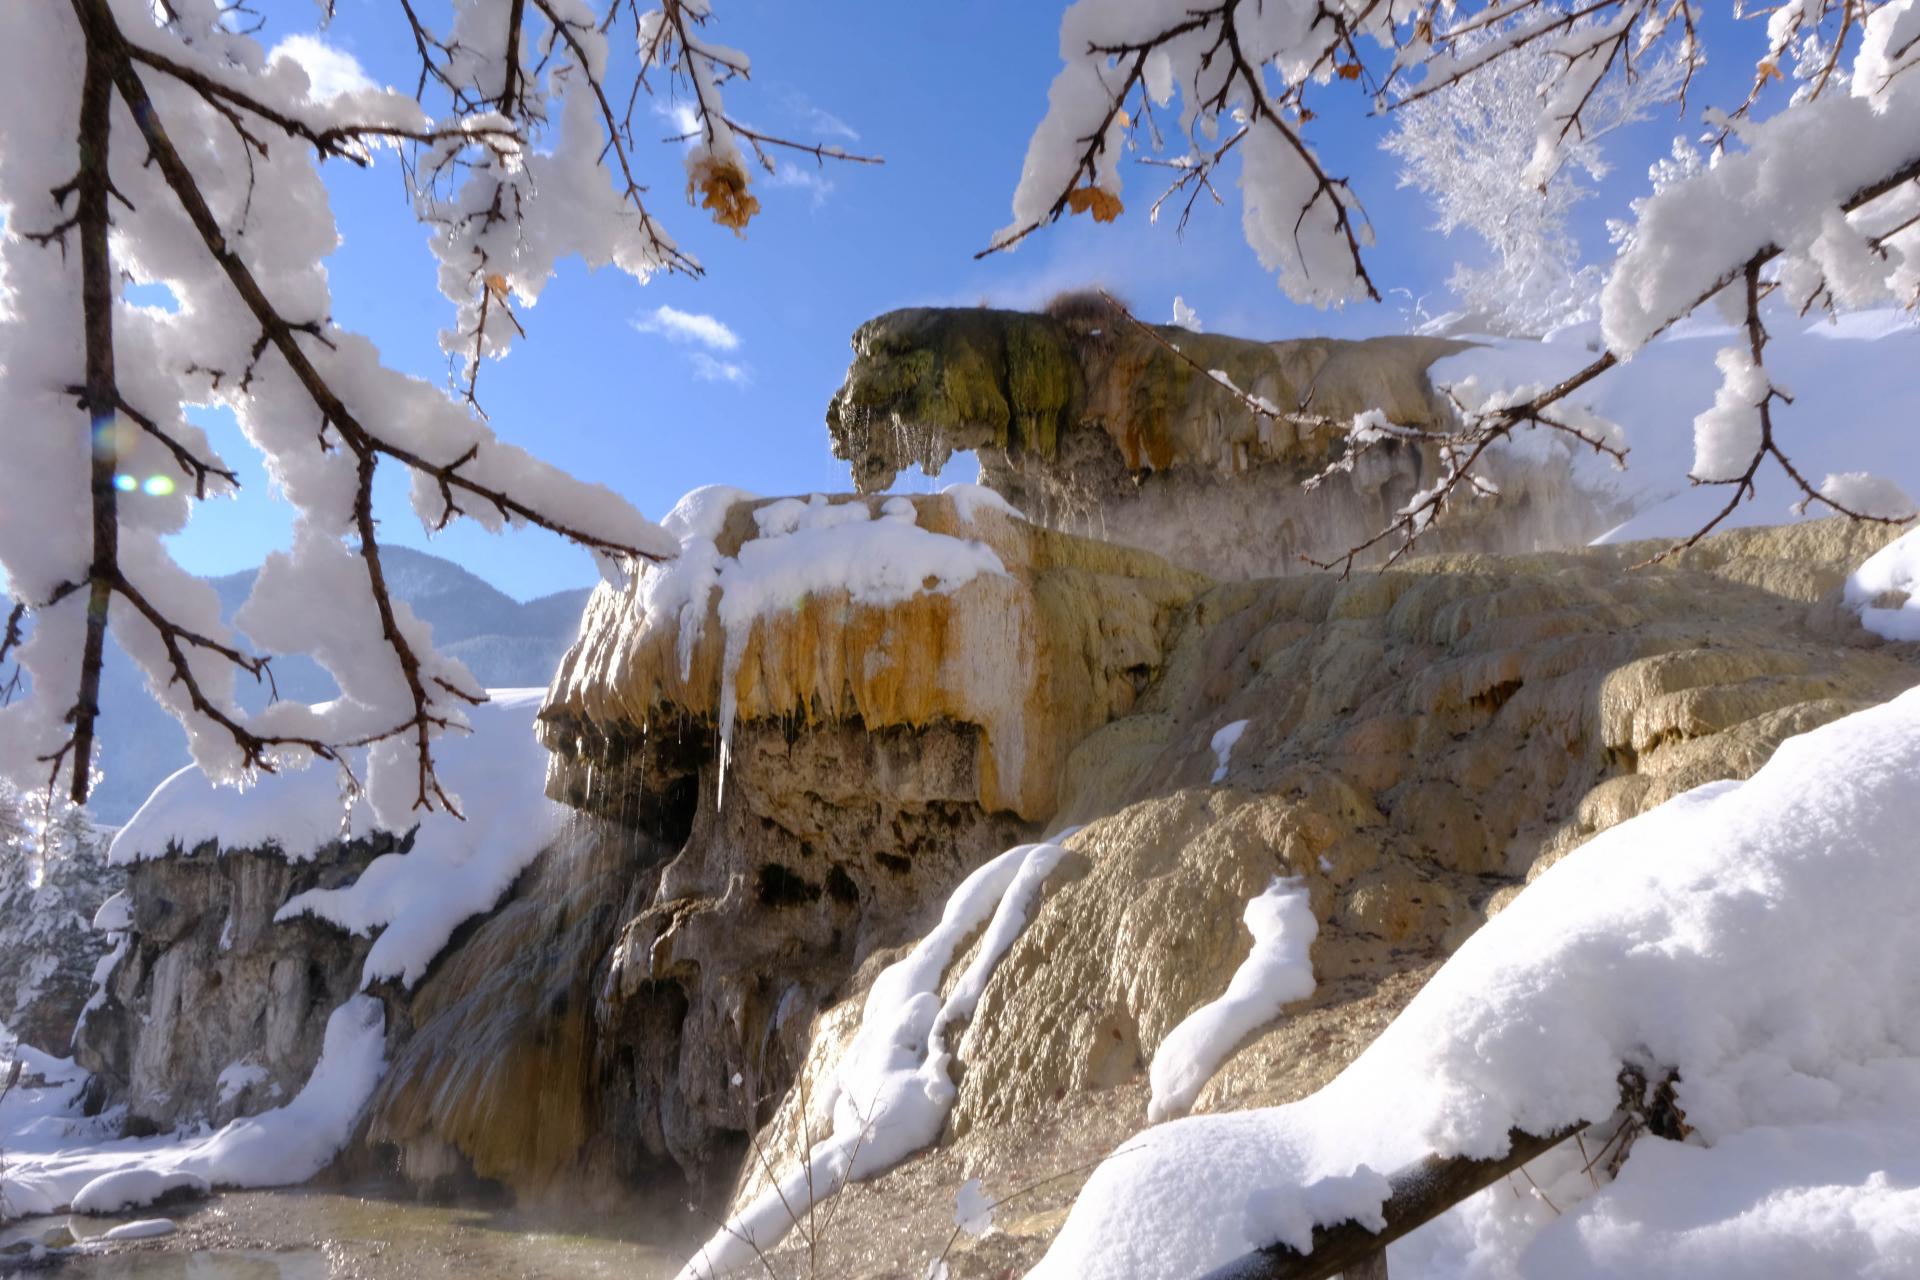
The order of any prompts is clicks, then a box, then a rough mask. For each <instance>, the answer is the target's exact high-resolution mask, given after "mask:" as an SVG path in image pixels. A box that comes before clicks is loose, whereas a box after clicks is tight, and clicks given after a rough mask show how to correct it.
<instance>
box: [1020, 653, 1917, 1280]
mask: <svg viewBox="0 0 1920 1280" xmlns="http://www.w3.org/2000/svg"><path fill="white" fill-rule="evenodd" d="M1915 777H1920V690H1915V691H1911V692H1909V693H1907V694H1904V695H1902V696H1901V697H1899V698H1897V699H1895V700H1893V701H1892V702H1889V703H1886V704H1884V705H1882V706H1879V707H1875V708H1872V709H1870V710H1867V711H1863V712H1859V713H1857V714H1855V715H1852V716H1849V717H1847V718H1845V719H1842V720H1838V721H1835V722H1833V723H1831V724H1828V725H1826V726H1824V727H1822V728H1819V729H1816V730H1814V731H1812V732H1810V733H1807V734H1804V735H1801V736H1799V737H1796V738H1793V739H1790V740H1788V741H1787V742H1786V743H1784V744H1783V745H1782V746H1781V747H1780V749H1779V750H1778V752H1776V754H1775V755H1774V756H1773V758H1772V759H1771V760H1770V761H1769V762H1768V763H1767V764H1766V765H1765V766H1764V767H1763V768H1762V769H1761V770H1760V771H1759V772H1758V773H1756V774H1755V775H1754V776H1753V777H1752V778H1751V779H1749V780H1748V781H1746V782H1743V783H1740V782H1723V783H1714V784H1710V785H1708V786H1705V787H1701V788H1699V789H1698V790H1695V791H1693V792H1690V793H1688V794H1686V795H1684V796H1681V797H1679V798H1677V799H1675V800H1673V801H1672V802H1670V803H1668V804H1666V805H1664V806H1662V807H1660V808H1659V809H1656V810H1653V811H1652V812H1650V813H1647V814H1645V815H1643V816H1641V817H1639V818H1636V819H1633V820H1631V821H1628V822H1624V823H1621V824H1620V825H1618V826H1616V827H1613V828H1612V829H1610V830H1608V831H1606V832H1604V833H1602V834H1601V835H1599V836H1597V837H1595V838H1594V839H1593V840H1591V841H1590V842H1588V843H1587V844H1586V845H1584V846H1582V847H1581V848H1580V849H1579V850H1578V851H1576V852H1575V853H1573V854H1571V855H1569V856H1568V857H1567V858H1565V859H1564V860H1562V861H1561V862H1560V863H1558V864H1557V865H1555V866H1554V867H1553V868H1552V869H1551V870H1549V871H1548V872H1547V873H1546V874H1544V875H1543V876H1542V877H1541V878H1540V879H1539V880H1538V881H1536V882H1535V883H1534V884H1532V885H1531V886H1529V887H1528V888H1527V890H1526V891H1525V892H1524V893H1522V894H1521V895H1520V896H1519V897H1518V898H1517V899H1516V900H1515V901H1514V903H1513V904H1512V905H1511V906H1510V907H1508V908H1507V909H1506V910H1505V911H1503V912H1502V913H1500V914H1499V915H1498V916H1496V917H1495V918H1494V919H1493V920H1492V921H1491V922H1490V923H1488V924H1487V926H1486V927H1485V928H1483V929H1482V930H1480V931H1479V932H1478V933H1477V934H1475V935H1474V936H1473V937H1472V938H1470V939H1469V940H1468V941H1467V943H1466V944H1465V945H1464V946H1462V947H1461V949H1460V950H1459V951H1458V952H1457V953H1456V954H1455V955H1454V956H1453V958H1452V959H1451V960H1449V961H1448V963H1447V964H1446V965H1445V966H1444V967H1443V968H1442V969H1441V970H1440V972H1439V973H1438V974H1436V975H1435V976H1434V978H1433V979H1432V980H1431V981H1430V982H1429V983H1428V985H1427V986H1426V987H1425V988H1424V989H1423V990H1422V991H1421V992H1420V994H1419V995H1418V996H1417V997H1416V998H1415V999H1414V1001H1413V1002H1412V1003H1411V1004H1410V1005H1408V1007H1407V1008H1406V1010H1405V1011H1404V1012H1403V1013H1402V1014H1401V1016H1400V1017H1399V1018H1398V1019H1397V1020H1396V1021H1395V1022H1394V1023H1393V1025H1392V1026H1390V1027H1389V1028H1388V1029H1387V1030H1386V1031H1385V1032H1384V1033H1383V1034H1382V1035H1381V1036H1380V1038H1379V1039H1378V1040H1377V1041H1375V1042H1374V1044H1373V1045H1372V1046H1370V1047H1369V1048H1368V1049H1367V1051H1366V1052H1365V1053H1363V1054H1362V1055H1361V1056H1360V1058H1359V1059H1357V1060H1356V1061H1355V1062H1354V1063H1353V1064H1352V1065H1351V1066H1350V1067H1348V1068H1347V1070H1346V1071H1344V1072H1343V1073H1342V1074H1341V1075H1340V1076H1339V1077H1338V1078H1337V1079H1335V1080H1334V1081H1333V1083H1331V1084H1330V1085H1328V1086H1327V1087H1326V1088H1324V1089H1322V1090H1321V1091H1320V1092H1319V1093H1317V1094H1315V1095H1313V1096H1312V1097H1310V1098H1307V1099H1304V1100H1303V1101H1300V1102H1297V1103H1294V1104H1291V1105H1288V1106H1283V1107H1277V1108H1271V1109H1266V1110H1256V1111H1248V1112H1240V1113H1225V1114H1210V1115H1202V1116H1195V1117H1190V1118H1188V1119H1183V1120H1177V1121H1174V1122H1171V1123H1169V1124H1166V1125H1162V1126H1160V1127H1158V1128H1155V1129H1152V1130H1150V1131H1148V1132H1147V1133H1145V1134H1143V1135H1141V1136H1139V1137H1137V1138H1135V1139H1133V1140H1132V1141H1131V1142H1130V1143H1129V1144H1128V1147H1129V1150H1130V1151H1131V1152H1132V1154H1130V1155H1129V1157H1128V1158H1127V1159H1126V1160H1124V1161H1109V1162H1108V1163H1106V1164H1104V1165H1103V1166H1102V1167H1101V1168H1100V1169H1099V1170H1097V1171H1096V1172H1095V1174H1094V1175H1093V1177H1092V1179H1091V1180H1090V1181H1089V1182H1088V1183H1087V1186H1086V1188H1085V1190H1084V1191H1083V1192H1082V1193H1081V1195H1080V1198H1079V1201H1078V1203H1077V1204H1076V1205H1075V1207H1074V1209H1073V1212H1072V1214H1071V1216H1070V1217H1069V1219H1068V1221H1067V1223H1066V1224H1065V1226H1064V1227H1063V1228H1062V1230H1061V1232H1060V1234H1059V1235H1058V1237H1056V1239H1055V1240H1054V1242H1053V1245H1052V1247H1051V1249H1050V1250H1049V1252H1048V1253H1047V1255H1046V1257H1045V1258H1044V1259H1043V1260H1042V1262H1041V1264H1040V1265H1039V1266H1038V1268H1036V1270H1035V1271H1034V1273H1033V1274H1034V1275H1035V1276H1036V1277H1040V1278H1041V1280H1053V1278H1056V1277H1075V1278H1076V1280H1080V1278H1085V1280H1100V1278H1102V1277H1115V1278H1117V1277H1138V1278H1146V1277H1155V1276H1186V1275H1193V1274H1196V1273H1198V1272H1202V1271H1205V1270H1207V1269H1209V1268H1212V1267H1215V1266H1218V1265H1220V1264H1223V1263H1226V1262H1228V1261H1230V1260H1232V1259H1234V1258H1236V1257H1238V1256H1240V1255H1242V1254H1244V1253H1246V1252H1248V1251H1249V1250H1252V1249H1255V1248H1258V1247H1261V1246H1263V1245H1266V1244H1269V1243H1272V1242H1274V1241H1281V1242H1285V1243H1286V1244H1288V1245H1291V1246H1293V1247H1295V1248H1305V1247H1307V1246H1308V1244H1309V1242H1310V1238H1311V1231H1312V1228H1313V1226H1314V1225H1315V1224H1317V1223H1318V1224H1330V1223H1335V1222H1339V1221H1342V1220H1347V1219H1354V1220H1358V1221H1360V1222H1362V1223H1369V1224H1373V1223H1377V1222H1378V1221H1379V1211H1380V1206H1381V1202H1382V1198H1383V1196H1384V1195H1385V1193H1386V1179H1385V1175H1386V1174H1387V1173H1390V1172H1392V1171H1394V1170H1397V1169H1400V1168H1402V1167H1403V1166H1406V1165H1408V1164H1410V1163H1412V1162H1413V1161H1415V1160H1417V1159H1419V1158H1422V1157H1424V1156H1426V1155H1427V1154H1429V1153H1437V1154H1440V1155H1455V1154H1458V1155H1465V1156H1469V1157H1487V1156H1494V1155H1498V1154H1501V1153H1502V1152H1504V1150H1505V1149H1506V1144H1507V1134H1508V1132H1509V1130H1510V1129H1512V1128H1516V1127H1517V1128H1520V1129H1522V1130H1524V1131H1527V1132H1530V1133H1549V1132H1554V1131H1557V1130H1558V1129H1560V1128H1562V1127H1564V1126H1567V1125H1569V1124H1572V1123H1573V1122H1575V1121H1580V1120H1589V1121H1601V1120H1604V1119H1606V1118H1607V1117H1608V1116H1610V1115H1611V1114H1612V1113H1613V1111H1614V1109H1615V1107H1616V1104H1617V1102H1618V1097H1619V1086H1618V1083H1617V1077H1618V1074H1619V1072H1620V1069H1621V1066H1622V1064H1631V1065H1633V1066H1636V1067H1638V1068H1640V1069H1641V1070H1642V1071H1643V1072H1644V1073H1645V1074H1646V1075H1647V1076H1648V1078H1649V1079H1657V1078H1661V1077H1664V1076H1665V1075H1666V1074H1668V1073H1669V1072H1676V1073H1677V1074H1678V1080H1679V1084H1678V1100H1679V1103H1680V1106H1681V1107H1682V1109H1683V1110H1684V1112H1685V1114H1686V1117H1687V1120H1688V1122H1689V1123H1690V1124H1691V1125H1692V1127H1693V1130H1694V1137H1693V1138H1692V1139H1690V1141H1689V1143H1688V1144H1684V1145H1683V1144H1677V1143H1669V1142H1663V1141H1661V1140H1659V1139H1653V1138H1643V1139H1641V1142H1640V1144H1639V1145H1638V1146H1637V1147H1636V1148H1635V1150H1634V1154H1633V1155H1632V1157H1631V1158H1630V1159H1629V1160H1628V1161H1627V1164H1626V1166H1625V1169H1624V1171H1623V1173H1622V1175H1621V1177H1620V1178H1619V1179H1618V1181H1616V1182H1614V1183H1612V1184H1610V1185H1608V1186H1607V1187H1605V1188H1604V1189H1595V1188H1594V1187H1593V1186H1592V1185H1591V1180H1590V1179H1589V1178H1588V1177H1587V1175H1585V1174H1584V1173H1583V1172H1581V1163H1580V1162H1579V1161H1578V1160H1577V1159H1575V1160H1573V1161H1572V1163H1571V1165H1569V1164H1568V1163H1566V1162H1567V1160H1568V1157H1566V1156H1565V1155H1564V1153H1563V1152H1560V1153H1554V1155H1555V1156H1558V1157H1559V1159H1560V1161H1561V1163H1560V1164H1558V1165H1557V1166H1553V1167H1548V1166H1550V1165H1551V1163H1552V1162H1551V1161H1545V1162H1542V1164H1543V1167H1542V1172H1541V1174H1540V1175H1539V1176H1540V1178H1541V1179H1542V1180H1543V1186H1544V1187H1545V1191H1546V1194H1548V1195H1551V1196H1552V1197H1553V1199H1554V1203H1555V1216H1549V1215H1548V1213H1547V1210H1546V1209H1544V1208H1541V1207H1539V1205H1538V1202H1537V1201H1536V1199H1535V1198H1534V1197H1532V1196H1530V1195H1527V1194H1526V1193H1525V1192H1524V1191H1520V1192H1516V1191H1515V1190H1513V1189H1510V1188H1508V1187H1505V1186H1501V1185H1498V1184H1496V1185H1495V1186H1494V1187H1493V1188H1491V1189H1490V1190H1489V1191H1487V1192H1483V1193H1481V1195H1479V1196H1477V1197H1475V1198H1473V1199H1472V1200H1470V1201H1468V1202H1466V1203H1465V1204H1463V1205H1462V1206H1460V1207H1458V1208H1457V1209H1456V1210H1454V1211H1453V1212H1451V1213H1449V1214H1447V1215H1445V1216H1444V1217H1442V1218H1441V1219H1438V1220H1436V1222H1434V1223H1432V1224H1430V1225H1429V1226H1428V1227H1426V1228H1424V1229H1423V1230H1421V1231H1420V1232H1417V1233H1415V1234H1414V1235H1413V1236H1411V1237H1409V1238H1408V1239H1406V1240H1404V1241H1402V1242H1400V1243H1399V1244H1397V1245H1395V1246H1394V1249H1393V1251H1392V1261H1391V1270H1392V1272H1393V1274H1394V1275H1395V1276H1396V1277H1400V1276H1410V1277H1419V1276H1447V1277H1478V1276H1487V1277H1493V1276H1501V1277H1513V1276H1523V1277H1524V1276H1533V1277H1540V1278H1542V1280H1545V1278H1547V1277H1552V1278H1553V1280H1586V1278H1588V1277H1596V1278H1597V1277H1602V1276H1620V1275H1633V1276H1636V1277H1655V1276H1673V1277H1676V1278H1677V1277H1682V1276H1685V1277H1689V1280H1699V1278H1700V1277H1703V1276H1716V1277H1717V1276H1726V1277H1732V1276H1740V1277H1743V1280H1753V1278H1754V1277H1779V1278H1780V1280H1788V1278H1789V1277H1793V1278H1796V1280H1797V1278H1800V1277H1807V1276H1833V1277H1838V1276H1855V1275H1880V1276H1888V1277H1891V1276H1908V1275H1915V1274H1920V1212H1917V1211H1916V1209H1920V1192H1917V1191H1916V1188H1917V1187H1920V1158H1917V1157H1916V1156H1915V1155H1914V1152H1916V1151H1920V931H1916V930H1915V929H1913V928H1912V927H1911V921H1912V920H1913V919H1915V918H1916V915H1920V874H1916V871H1915V862H1914V838H1913V832H1914V831H1915V830H1917V829H1920V786H1915V785H1914V781H1913V780H1914V778H1915ZM1556 1170H1557V1173H1556ZM1558 1175H1567V1176H1558ZM1562 1197H1564V1199H1563V1198H1562ZM1583 1197H1584V1203H1580V1204H1579V1206H1578V1207H1577V1208H1575V1207H1574V1205H1575V1202H1578V1201H1580V1200H1581V1199H1582V1198H1583Z"/></svg>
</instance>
